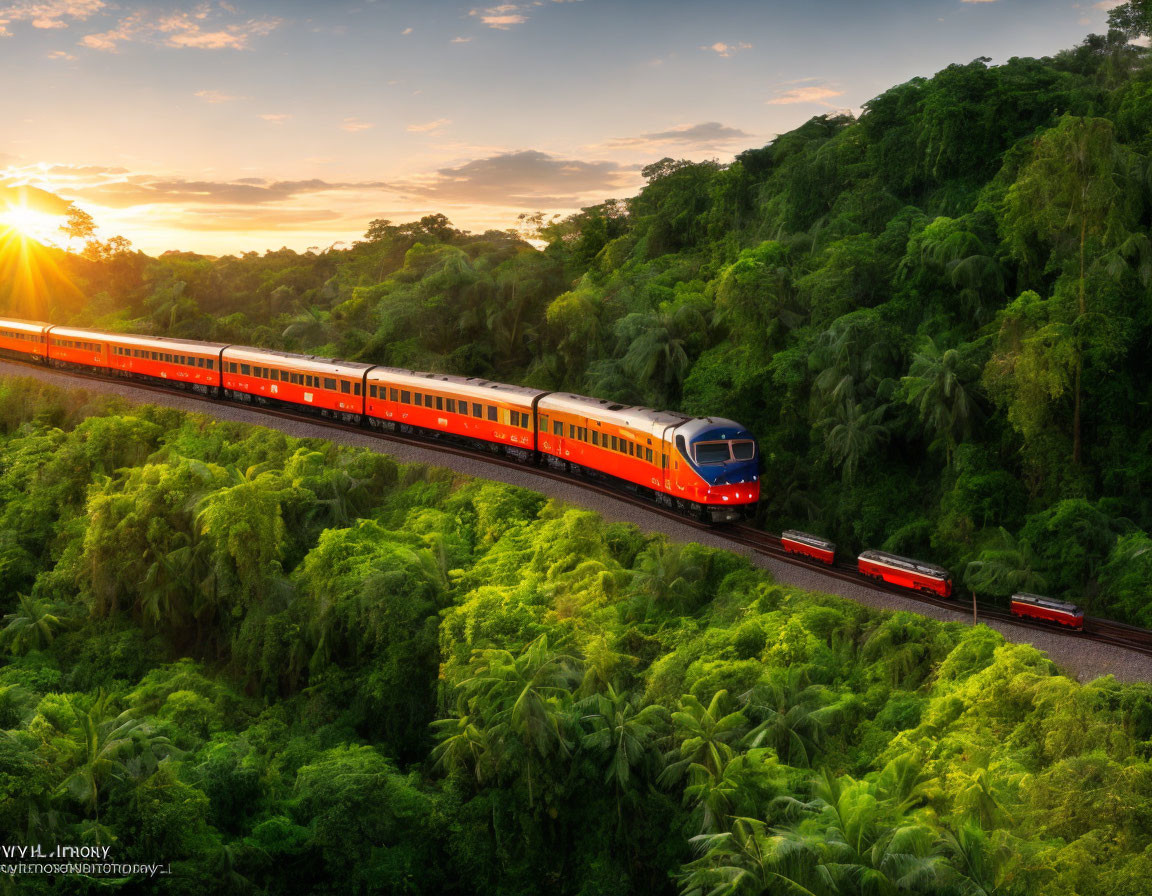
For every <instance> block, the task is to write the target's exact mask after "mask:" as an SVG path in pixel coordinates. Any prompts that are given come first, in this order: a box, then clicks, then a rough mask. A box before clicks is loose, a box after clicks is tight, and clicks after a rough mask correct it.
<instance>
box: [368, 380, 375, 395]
mask: <svg viewBox="0 0 1152 896" xmlns="http://www.w3.org/2000/svg"><path fill="white" fill-rule="evenodd" d="M368 397H369V398H375V397H376V384H375V383H373V384H372V385H371V386H369V387H368Z"/></svg>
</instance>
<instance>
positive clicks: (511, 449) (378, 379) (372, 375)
mask: <svg viewBox="0 0 1152 896" xmlns="http://www.w3.org/2000/svg"><path fill="white" fill-rule="evenodd" d="M366 385H367V386H368V395H367V397H366V413H367V415H368V423H369V425H371V426H373V427H375V428H377V429H386V430H399V431H401V432H408V433H412V432H414V433H420V434H423V435H428V436H433V437H447V438H451V439H455V440H457V441H461V442H464V443H472V444H476V443H484V445H486V446H488V447H490V448H492V449H495V450H501V451H503V452H504V453H507V454H509V455H511V456H513V457H516V458H518V459H521V460H527V459H529V458H530V457H531V456H532V455H531V452H534V451H535V450H536V427H535V426H534V425H533V418H534V415H535V410H536V403H537V402H538V401H539V399H540V396H542V395H546V394H547V393H546V392H543V391H541V390H539V389H529V388H527V387H525V386H512V385H508V384H506V383H493V382H490V381H489V380H484V379H480V378H478V377H462V376H450V375H448V374H443V373H417V372H415V371H412V370H399V369H397V368H394V367H374V368H372V370H371V371H370V372H369V373H368V376H367V379H366ZM481 447H483V446H481Z"/></svg>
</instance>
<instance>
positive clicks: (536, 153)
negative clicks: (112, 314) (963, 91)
mask: <svg viewBox="0 0 1152 896" xmlns="http://www.w3.org/2000/svg"><path fill="white" fill-rule="evenodd" d="M1116 2H1117V0H1103V2H1094V0H1080V2H1078V3H1077V2H1072V0H708V2H688V0H523V2H520V0H515V2H504V0H491V3H492V5H476V4H475V3H469V2H455V0H423V2H418V0H416V2H409V0H325V2H304V0H281V2H273V0H227V2H219V0H218V2H204V3H195V4H190V3H165V2H162V0H160V2H136V0H0V82H2V83H3V85H4V88H3V90H0V121H3V127H2V128H0V201H3V200H4V199H5V198H7V200H8V201H12V200H13V197H19V199H20V201H23V202H27V203H30V204H32V205H33V206H34V207H35V209H36V210H38V211H39V212H41V213H42V215H41V216H40V217H39V218H38V219H37V216H35V215H32V216H30V217H31V219H32V222H31V223H32V224H36V223H38V224H39V225H40V234H41V236H42V237H43V238H47V237H49V236H50V235H51V231H52V230H53V228H54V227H55V225H56V223H57V219H56V218H55V217H44V216H45V215H49V216H52V215H56V214H58V213H59V212H60V211H62V210H63V209H64V208H65V207H66V205H67V203H69V202H72V203H75V204H76V206H78V207H80V208H82V209H84V210H86V211H87V212H89V213H90V214H91V215H92V216H93V218H94V219H95V221H96V223H97V224H98V225H99V227H100V231H99V235H100V236H102V237H104V238H107V237H109V236H111V235H113V234H118V235H122V236H124V237H126V238H127V239H129V240H131V241H132V244H133V246H134V247H135V248H137V249H142V250H143V251H145V252H148V253H150V254H154V255H155V254H160V253H161V252H164V251H165V250H184V251H197V252H204V253H207V254H214V255H222V254H227V253H239V252H243V251H252V250H255V251H264V250H267V249H276V248H280V247H281V246H288V247H290V248H293V249H296V250H298V251H302V250H305V249H307V248H309V247H317V248H319V249H324V248H326V247H328V246H331V245H333V244H336V243H339V242H344V243H348V242H351V241H353V240H355V239H357V238H358V237H360V236H361V235H362V234H363V233H364V231H365V229H366V228H367V225H368V223H369V222H370V221H372V220H373V219H376V218H388V219H390V220H392V221H394V222H402V221H409V220H414V219H416V218H419V217H420V216H422V215H425V214H430V213H433V212H441V213H443V214H446V215H447V216H448V217H449V218H450V219H451V220H452V221H453V222H454V223H455V224H456V225H457V226H458V227H462V228H466V229H469V230H485V229H488V228H499V229H504V228H508V227H511V226H514V225H515V223H516V218H517V215H519V214H521V213H524V212H535V211H544V212H546V213H547V214H549V215H550V214H555V213H559V214H567V213H570V212H572V211H575V210H577V209H579V208H581V207H583V206H587V205H591V204H594V203H597V202H599V201H602V200H604V199H607V198H622V197H625V196H629V195H632V194H634V193H635V192H636V190H637V189H638V188H639V186H640V185H642V183H643V178H642V176H641V174H640V169H641V168H642V167H643V166H644V165H646V164H649V163H651V162H653V161H656V160H658V159H660V158H663V157H664V156H672V157H674V158H690V159H697V160H699V159H710V158H715V159H719V160H720V161H721V162H726V161H730V160H731V159H732V158H733V157H734V155H735V154H737V153H739V152H741V151H743V150H744V149H748V148H750V147H758V146H763V145H764V144H766V143H768V142H770V141H771V140H772V138H773V137H774V136H775V135H777V134H779V133H782V132H784V131H787V130H790V129H791V128H794V127H796V126H798V125H800V124H802V123H803V122H804V121H806V120H808V119H809V118H811V117H812V116H814V115H821V114H827V113H830V112H836V111H840V110H849V111H852V112H853V113H854V114H858V113H859V111H860V107H861V105H862V104H863V103H865V102H866V101H867V100H868V99H869V98H871V97H873V96H876V95H877V94H879V93H882V92H883V91H884V90H886V89H887V88H889V87H891V86H893V85H895V84H899V83H902V82H904V81H907V80H908V79H910V78H913V77H916V76H930V75H932V74H933V73H934V72H936V71H939V70H940V69H942V68H944V67H945V66H947V65H949V64H951V63H966V62H969V61H971V60H972V59H974V58H976V57H979V56H987V57H990V58H991V59H992V60H993V61H994V62H1002V61H1005V60H1007V59H1008V58H1010V57H1012V56H1045V55H1051V54H1053V53H1055V52H1057V51H1059V50H1061V49H1066V48H1069V47H1072V46H1074V45H1075V44H1077V43H1078V42H1079V41H1081V40H1082V39H1083V38H1084V37H1085V35H1087V34H1088V33H1090V32H1103V31H1105V30H1106V15H1107V9H1108V8H1109V7H1111V6H1114V5H1116ZM20 188H22V189H20ZM25 217H26V218H28V217H29V216H27V215H26V216H25ZM52 238H54V239H55V240H56V241H57V242H58V243H59V244H61V245H64V244H65V243H66V239H65V237H63V235H54V236H52Z"/></svg>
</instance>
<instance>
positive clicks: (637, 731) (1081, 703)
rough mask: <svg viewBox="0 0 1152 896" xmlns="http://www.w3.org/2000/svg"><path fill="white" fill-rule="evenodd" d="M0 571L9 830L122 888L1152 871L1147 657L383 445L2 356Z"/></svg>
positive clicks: (860, 879) (1027, 879)
mask: <svg viewBox="0 0 1152 896" xmlns="http://www.w3.org/2000/svg"><path fill="white" fill-rule="evenodd" d="M0 596H2V597H0V602H2V605H0V612H2V613H3V614H5V615H4V616H3V620H2V623H0V834H2V837H3V840H4V842H6V843H12V842H16V843H39V844H43V845H45V846H48V847H50V846H51V845H52V844H55V843H64V844H72V845H76V844H105V845H109V846H110V847H111V849H112V855H113V859H114V860H115V861H119V862H164V863H171V867H172V874H171V875H170V876H167V877H165V878H163V879H162V880H160V881H146V880H137V881H120V882H119V883H118V884H117V886H116V889H117V892H141V893H144V892H147V893H152V892H158V891H159V892H169V893H181V894H184V893H186V894H200V893H205V892H212V893H221V894H244V893H268V894H289V893H309V894H324V893H332V894H336V893H340V894H348V893H396V894H401V893H404V894H418V893H429V894H432V893H435V894H469V893H483V894H509V896H512V894H517V896H518V894H523V893H535V892H541V891H547V892H552V893H559V894H573V896H577V894H580V896H609V894H633V893H634V894H641V893H642V894H678V896H706V894H716V896H719V894H759V893H775V894H793V893H810V894H815V896H826V894H848V893H874V894H900V893H914V894H933V896H952V894H955V896H961V894H963V896H973V894H983V896H991V894H1002V896H1010V894H1033V893H1040V892H1042V893H1045V894H1047V896H1064V894H1079V896H1090V894H1101V896H1104V894H1108V896H1113V894H1118V893H1136V892H1141V891H1142V888H1143V887H1144V885H1145V884H1146V882H1147V880H1148V879H1149V878H1150V876H1152V823H1150V819H1152V686H1148V685H1121V684H1118V683H1117V682H1116V681H1115V680H1113V679H1112V678H1111V677H1108V678H1103V679H1100V680H1098V681H1095V682H1092V683H1091V684H1088V685H1081V684H1078V683H1076V682H1075V681H1073V680H1071V679H1069V678H1067V677H1064V676H1063V675H1061V674H1059V672H1058V671H1057V670H1056V669H1055V667H1054V666H1053V664H1052V663H1051V662H1050V661H1049V660H1047V659H1046V658H1045V657H1044V656H1043V655H1042V654H1040V653H1039V652H1037V651H1036V650H1034V649H1032V648H1030V647H1027V646H1021V645H1011V644H1007V643H1005V642H1004V641H1003V639H1002V638H1001V636H1000V635H998V634H997V633H995V632H993V631H991V630H990V629H987V628H985V627H983V626H980V627H975V628H974V627H971V626H967V625H963V624H959V623H948V624H943V623H938V622H934V621H931V620H928V619H926V618H924V617H920V616H917V615H914V614H911V613H882V612H876V611H872V610H868V609H866V608H864V607H861V606H859V605H855V604H852V603H849V602H847V601H844V600H842V599H840V598H837V597H832V596H827V595H818V594H811V593H803V592H800V591H796V590H793V589H790V588H785V587H781V586H779V585H777V584H775V583H773V581H772V580H771V579H770V577H769V576H767V575H766V574H765V573H763V572H761V571H758V570H755V569H753V568H752V567H750V566H749V565H748V563H747V561H745V560H744V559H742V558H739V557H737V556H734V555H732V554H728V553H724V552H719V551H714V550H710V549H705V548H702V547H700V546H698V545H692V544H687V545H685V544H675V543H669V542H668V541H667V540H665V539H664V538H663V537H656V536H650V535H645V534H643V533H641V532H640V531H638V530H637V529H636V528H634V527H632V526H629V525H624V524H619V523H614V524H605V523H604V522H603V521H602V520H601V519H600V518H598V517H597V516H595V515H594V514H592V513H590V512H588V511H585V510H581V509H578V508H574V507H571V506H566V505H563V504H560V503H557V502H554V501H549V500H546V499H545V498H543V497H542V496H540V495H538V494H534V493H531V492H528V491H524V490H520V489H516V488H512V487H509V486H504V485H498V484H493V483H486V482H483V481H478V480H470V479H467V478H465V477H461V476H458V475H455V474H452V473H450V472H448V471H445V470H442V469H436V468H430V467H423V466H401V465H398V464H397V463H395V462H394V461H393V460H391V459H390V458H388V457H386V456H383V455H379V454H374V453H370V452H368V451H365V450H353V449H347V448H341V447H337V446H334V445H333V444H331V443H329V442H325V441H319V440H308V441H303V440H297V439H293V438H289V437H287V436H285V435H283V434H281V433H278V432H274V431H271V430H266V429H262V428H252V427H246V426H242V425H239V424H232V423H221V422H213V421H211V420H209V419H207V418H204V417H201V416H198V415H186V414H183V413H181V412H177V411H174V410H171V409H165V408H157V407H148V406H133V405H128V404H124V403H122V402H120V401H119V400H113V399H109V398H107V397H98V396H96V395H93V394H90V393H86V392H84V391H81V390H71V391H67V392H65V391H60V390H56V389H54V388H50V387H47V386H45V385H43V384H40V383H38V382H36V381H33V380H25V379H11V378H9V379H3V380H0ZM5 883H6V885H7V886H8V887H9V890H11V891H12V892H16V891H19V892H21V893H36V892H50V891H57V892H69V893H83V892H91V893H96V892H105V891H107V889H108V884H107V882H105V883H98V882H97V881H95V880H86V879H82V878H70V879H65V880H61V881H58V882H57V885H58V886H57V889H56V890H53V888H52V887H51V886H50V885H49V881H48V879H47V878H44V877H33V876H25V877H22V878H20V879H18V880H15V881H14V880H12V879H7V880H6V881H5Z"/></svg>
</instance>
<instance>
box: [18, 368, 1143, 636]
mask: <svg viewBox="0 0 1152 896" xmlns="http://www.w3.org/2000/svg"><path fill="white" fill-rule="evenodd" d="M3 360H4V361H5V362H7V363H11V364H15V365H19V366H22V367H28V368H32V369H35V370H46V369H47V370H51V371H52V372H53V373H57V374H61V375H63V376H68V377H74V378H76V379H79V380H93V381H95V382H101V383H108V382H112V383H116V384H118V385H124V386H129V387H131V388H133V389H138V390H140V391H143V392H155V393H158V394H161V395H168V396H171V395H178V396H182V397H184V398H191V399H195V400H197V401H200V402H203V403H204V404H207V405H224V406H227V407H231V408H241V409H244V410H250V411H254V412H256V413H258V414H261V415H264V416H267V417H275V418H280V419H283V420H290V421H292V422H295V423H310V424H313V425H320V426H324V427H326V428H330V429H338V430H343V431H345V432H350V433H355V434H357V435H361V436H364V435H366V436H370V437H372V438H375V439H379V440H381V441H385V442H394V443H397V444H404V445H409V446H414V447H419V448H430V449H433V450H436V451H439V452H441V453H444V454H449V455H454V456H456V457H462V458H468V459H470V460H479V461H482V462H483V463H485V464H488V465H490V466H494V467H504V468H507V469H513V470H519V471H528V472H531V473H532V475H534V476H538V477H540V478H543V479H551V480H554V481H557V482H563V483H567V484H570V485H571V484H577V485H579V486H580V487H581V488H583V489H586V490H588V491H592V492H596V493H598V494H601V495H606V496H608V497H611V498H613V499H615V500H618V501H624V502H627V503H630V504H633V505H635V506H638V507H642V508H643V509H644V510H645V511H646V512H648V513H652V514H656V515H658V516H661V517H664V518H666V519H670V520H674V521H675V522H677V523H679V524H681V525H686V526H690V527H692V528H695V529H698V530H701V531H704V532H709V533H711V534H712V535H714V536H717V537H719V538H722V539H723V540H725V541H728V542H730V543H732V544H737V545H740V546H742V547H745V548H748V549H750V550H752V551H755V552H756V553H759V554H763V555H765V556H768V557H771V558H772V559H773V560H777V561H780V562H783V563H789V564H791V565H793V566H798V567H801V568H804V569H807V570H810V571H814V572H817V573H819V574H821V575H823V576H826V577H827V578H830V579H837V580H840V581H843V582H848V583H851V584H852V585H857V586H859V585H864V586H866V587H868V588H871V589H873V590H875V591H884V592H888V593H890V594H896V595H899V596H901V597H904V598H906V599H909V600H914V601H918V602H920V603H923V604H927V605H931V606H934V607H939V608H941V609H944V610H950V611H952V612H965V611H966V610H967V607H968V606H969V605H968V604H967V603H966V602H962V601H957V600H945V599H942V598H939V597H935V596H933V595H929V594H924V593H921V592H917V591H912V590H910V589H907V588H899V587H896V586H894V585H889V584H887V583H886V582H883V581H877V580H875V579H872V578H869V577H867V576H864V575H861V574H860V572H859V571H857V569H856V567H855V566H854V565H853V564H851V563H846V562H844V561H840V560H838V561H836V563H835V564H834V565H832V566H825V565H824V564H820V563H815V562H812V561H809V560H803V559H801V558H799V557H797V556H796V555H794V554H790V553H788V552H787V551H785V550H784V548H783V547H781V545H780V536H779V535H778V534H775V533H772V532H767V531H765V530H763V529H757V528H754V527H753V526H749V525H747V524H734V525H733V524H729V525H723V526H713V525H709V524H707V523H702V522H699V521H697V520H693V519H691V518H689V517H686V516H683V515H681V514H679V513H675V512H674V511H672V510H669V509H668V508H665V507H661V506H660V505H658V504H655V503H653V502H652V501H649V500H646V499H645V498H643V497H641V496H639V495H638V494H634V493H631V492H630V491H629V490H628V489H626V488H621V487H619V486H616V485H613V484H610V483H608V482H605V481H602V480H600V479H599V478H597V477H596V476H595V474H591V473H584V474H581V473H562V472H559V471H557V470H553V469H549V468H547V467H544V466H538V465H535V464H531V463H527V462H520V461H515V460H512V459H510V458H507V457H502V456H500V455H497V454H489V453H486V452H483V451H478V450H475V449H471V448H465V447H462V446H459V445H454V444H452V443H450V442H446V441H443V440H439V439H429V438H422V437H418V436H410V435H405V434H403V433H399V432H381V431H378V430H374V429H369V428H367V427H362V426H357V425H354V424H350V423H343V422H340V421H337V420H331V419H328V418H325V417H318V416H315V415H312V414H297V413H293V412H291V411H287V410H283V409H280V408H266V407H260V406H258V405H252V404H243V403H240V402H234V401H228V400H225V399H222V398H215V397H213V396H210V395H203V394H200V393H198V392H192V391H188V390H183V389H169V388H166V387H164V386H161V385H157V384H152V383H145V382H138V381H136V380H129V379H120V378H113V377H101V376H97V375H95V374H90V373H85V372H83V371H77V370H70V369H69V370H62V369H59V368H46V367H45V366H44V365H41V364H35V363H32V362H28V361H21V360H13V359H10V358H4V359H3ZM975 610H976V617H977V618H978V619H983V620H989V621H997V622H1001V623H1007V624H1011V625H1014V626H1018V627H1020V628H1025V629H1034V630H1036V631H1042V632H1048V633H1056V634H1060V635H1063V636H1064V637H1067V638H1078V639H1082V640H1088V641H1096V642H1099V643H1102V644H1110V645H1113V646H1116V647H1121V648H1124V649H1126V650H1131V651H1134V652H1137V653H1142V654H1145V655H1148V656H1152V631H1149V630H1147V629H1142V628H1139V627H1137V626H1132V625H1126V624H1124V623H1122V622H1114V621H1112V620H1110V619H1100V618H1097V617H1087V616H1086V617H1085V619H1084V630H1083V631H1082V632H1077V631H1072V630H1071V629H1066V628H1062V627H1060V626H1056V625H1048V624H1045V623H1043V622H1036V621H1033V620H1029V619H1023V618H1021V617H1018V616H1013V615H1012V614H1011V613H1010V612H1008V610H1006V609H1004V608H1003V607H999V606H996V605H994V604H989V603H986V602H984V601H977V602H976V603H975Z"/></svg>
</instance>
